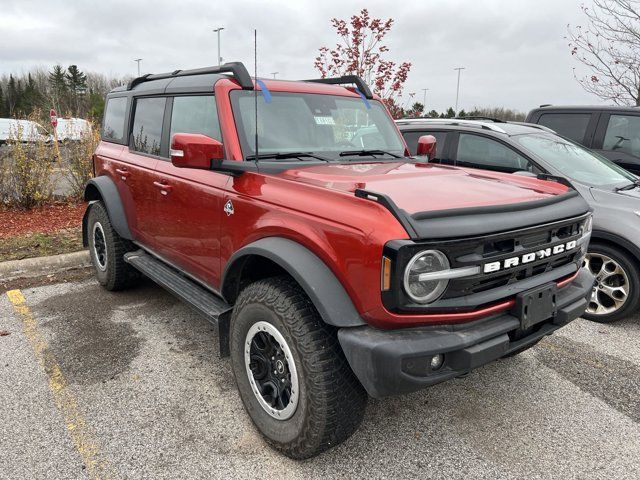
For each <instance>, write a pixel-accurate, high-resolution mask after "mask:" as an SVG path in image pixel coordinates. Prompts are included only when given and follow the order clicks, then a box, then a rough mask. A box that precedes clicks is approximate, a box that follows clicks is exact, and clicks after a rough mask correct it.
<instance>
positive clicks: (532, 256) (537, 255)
mask: <svg viewBox="0 0 640 480" xmlns="http://www.w3.org/2000/svg"><path fill="white" fill-rule="evenodd" d="M577 246H578V241H577V240H571V241H570V242H567V243H561V244H558V245H555V246H553V247H547V248H543V249H541V250H537V251H535V252H529V253H525V254H524V255H520V256H517V257H509V258H505V259H504V260H502V261H499V262H489V263H485V264H484V268H483V272H484V273H493V272H499V271H500V270H505V269H507V268H512V267H517V266H518V265H524V264H525V263H531V262H535V261H536V260H542V259H543V258H550V257H553V256H555V255H560V254H561V253H565V252H568V251H569V250H573V249H575V248H576V247H577Z"/></svg>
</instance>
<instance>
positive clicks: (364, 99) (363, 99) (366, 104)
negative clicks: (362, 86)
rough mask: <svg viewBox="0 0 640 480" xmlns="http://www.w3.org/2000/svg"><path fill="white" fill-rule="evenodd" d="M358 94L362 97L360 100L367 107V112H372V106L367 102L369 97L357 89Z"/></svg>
mask: <svg viewBox="0 0 640 480" xmlns="http://www.w3.org/2000/svg"><path fill="white" fill-rule="evenodd" d="M356 93H357V94H358V95H360V98H361V99H362V101H363V102H364V105H365V107H367V110H371V104H370V103H369V100H367V97H365V96H364V94H363V93H362V92H361V91H360V90H358V89H357V88H356Z"/></svg>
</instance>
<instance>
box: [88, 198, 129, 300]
mask: <svg viewBox="0 0 640 480" xmlns="http://www.w3.org/2000/svg"><path fill="white" fill-rule="evenodd" d="M90 208H91V211H90V212H89V222H88V223H89V226H88V228H89V233H88V234H89V235H91V231H92V228H93V222H92V221H91V220H92V218H93V216H95V218H96V219H97V220H98V221H99V222H100V223H101V224H102V229H103V230H104V235H105V241H106V243H107V278H106V281H104V282H103V281H101V280H100V278H98V280H99V281H100V284H101V285H102V286H103V287H104V288H106V289H107V290H110V291H117V290H124V289H126V288H128V287H130V286H131V285H132V284H133V283H134V282H135V281H136V280H138V279H139V277H140V274H139V273H138V271H137V270H136V269H135V268H133V267H132V266H131V265H129V264H128V263H127V262H125V261H124V254H125V253H127V252H131V251H133V250H135V248H136V247H135V245H134V244H133V243H132V242H130V241H129V240H126V239H124V238H122V237H121V236H120V235H118V233H117V232H116V231H115V230H114V229H113V226H112V225H111V221H110V220H109V214H108V213H107V210H106V208H105V207H104V204H103V203H102V202H101V201H97V202H95V203H93V204H91V207H90ZM91 261H92V262H93V255H91ZM94 267H95V268H96V270H97V269H98V267H97V266H95V265H94Z"/></svg>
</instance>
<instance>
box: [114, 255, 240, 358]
mask: <svg viewBox="0 0 640 480" xmlns="http://www.w3.org/2000/svg"><path fill="white" fill-rule="evenodd" d="M124 261H125V262H127V263H128V264H130V265H131V266H133V267H134V268H136V269H137V270H139V271H140V272H142V273H143V274H144V275H145V276H147V277H149V278H150V279H151V280H153V281H154V282H156V283H157V284H158V285H160V286H161V287H163V288H164V289H166V290H168V291H169V292H171V293H172V294H173V295H175V296H176V297H178V298H179V299H180V300H182V301H184V302H185V303H187V304H188V305H189V306H191V307H192V308H193V309H194V310H195V311H197V312H198V313H200V314H201V315H203V316H204V317H205V318H206V319H207V320H209V321H210V322H211V323H212V324H214V325H215V326H216V328H217V330H218V339H219V342H220V356H221V357H226V356H228V355H229V318H230V313H231V309H232V307H231V306H230V305H229V304H227V303H226V302H225V301H224V300H222V299H221V298H220V297H218V296H216V295H215V294H214V293H212V292H210V291H209V290H207V289H205V288H204V287H201V286H200V285H198V284H197V283H196V282H194V281H193V280H191V279H189V278H187V277H186V276H184V275H182V274H181V273H180V272H178V271H177V270H175V269H173V268H171V267H170V266H168V265H167V264H165V263H164V262H162V261H161V260H158V259H157V258H155V257H153V256H151V255H149V254H148V253H146V252H145V251H143V250H137V251H135V252H129V253H126V254H125V255H124Z"/></svg>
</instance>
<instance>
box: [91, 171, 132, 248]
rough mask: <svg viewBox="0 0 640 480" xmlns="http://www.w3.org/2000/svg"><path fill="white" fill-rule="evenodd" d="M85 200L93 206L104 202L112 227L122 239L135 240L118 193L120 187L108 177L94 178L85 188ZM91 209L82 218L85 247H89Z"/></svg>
mask: <svg viewBox="0 0 640 480" xmlns="http://www.w3.org/2000/svg"><path fill="white" fill-rule="evenodd" d="M84 200H85V201H87V202H89V204H91V203H92V202H95V201H97V200H102V202H103V203H104V205H105V208H106V209H107V214H108V215H109V220H110V221H111V226H112V227H113V229H114V230H115V231H116V232H117V233H118V235H120V236H121V237H122V238H125V239H127V240H133V237H132V236H131V230H129V224H128V223H127V217H126V215H125V213H124V207H123V206H122V200H121V199H120V194H119V193H118V187H116V184H115V183H114V182H113V180H112V179H111V178H109V177H107V176H106V175H101V176H99V177H95V178H92V179H91V180H89V181H88V182H87V185H86V186H85V187H84ZM90 207H91V205H89V208H87V210H86V211H85V213H84V217H83V218H82V242H83V244H84V246H85V247H86V246H87V239H88V237H87V220H88V217H89V210H90V209H91V208H90Z"/></svg>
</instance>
